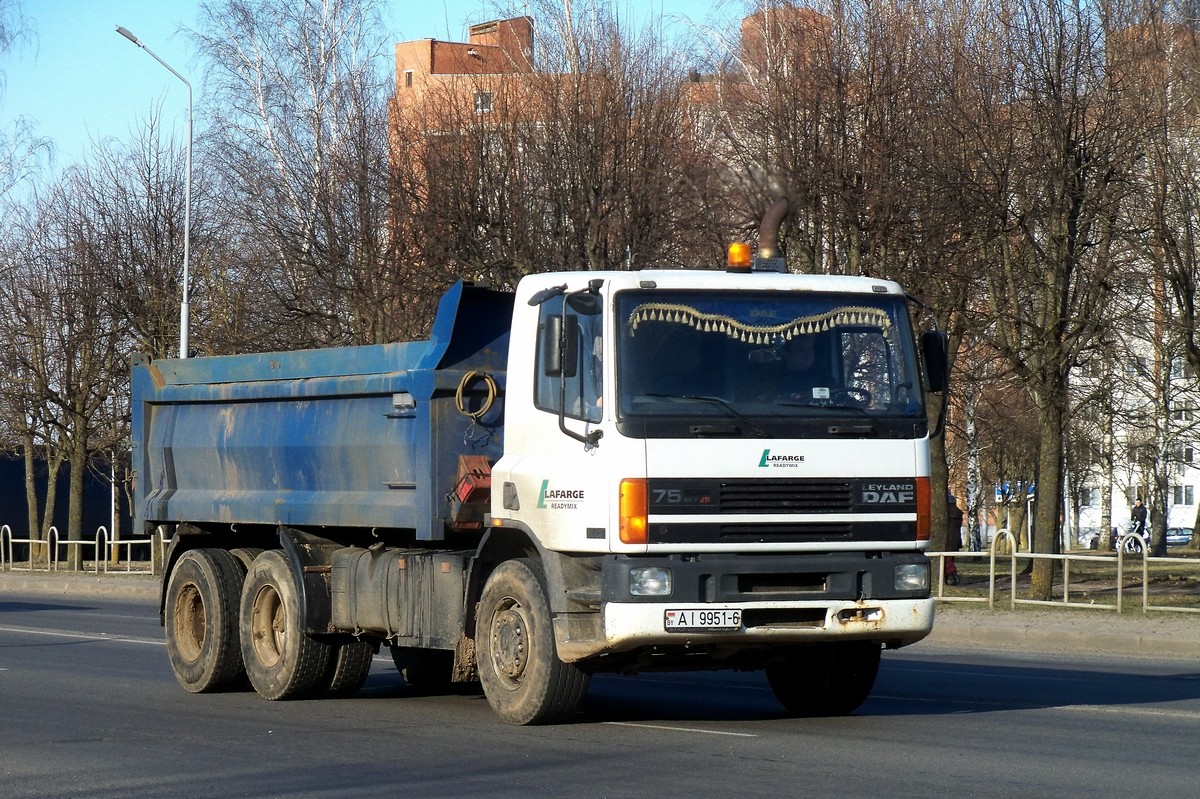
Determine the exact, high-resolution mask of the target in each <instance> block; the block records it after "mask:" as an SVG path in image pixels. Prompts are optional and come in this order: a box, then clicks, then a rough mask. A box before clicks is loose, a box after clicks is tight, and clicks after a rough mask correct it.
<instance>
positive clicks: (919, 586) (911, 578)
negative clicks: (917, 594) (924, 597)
mask: <svg viewBox="0 0 1200 799" xmlns="http://www.w3.org/2000/svg"><path fill="white" fill-rule="evenodd" d="M896 590H897V591H928V590H929V564H928V563H902V564H900V565H899V566H897V567H896Z"/></svg>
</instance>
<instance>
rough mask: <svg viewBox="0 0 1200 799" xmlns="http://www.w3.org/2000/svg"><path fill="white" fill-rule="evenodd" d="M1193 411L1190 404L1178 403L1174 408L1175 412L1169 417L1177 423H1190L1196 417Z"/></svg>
mask: <svg viewBox="0 0 1200 799" xmlns="http://www.w3.org/2000/svg"><path fill="white" fill-rule="evenodd" d="M1195 411H1196V409H1195V408H1194V407H1192V403H1190V402H1180V403H1178V404H1177V405H1176V406H1175V410H1174V411H1173V412H1172V414H1171V415H1172V417H1174V419H1175V421H1177V422H1190V421H1192V419H1193V417H1194V416H1195V415H1196V413H1195Z"/></svg>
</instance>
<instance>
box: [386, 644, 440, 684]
mask: <svg viewBox="0 0 1200 799" xmlns="http://www.w3.org/2000/svg"><path fill="white" fill-rule="evenodd" d="M391 649H392V662H393V663H395V664H396V671H398V672H400V676H401V677H403V678H404V681H405V682H406V683H408V685H409V687H410V688H414V689H416V690H418V691H425V692H429V693H442V692H446V691H449V690H450V686H451V685H452V677H453V672H454V653H453V652H451V651H449V650H446V649H417V648H415V647H409V646H393V647H392V648H391Z"/></svg>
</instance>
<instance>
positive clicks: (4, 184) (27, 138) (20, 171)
mask: <svg viewBox="0 0 1200 799" xmlns="http://www.w3.org/2000/svg"><path fill="white" fill-rule="evenodd" d="M32 38H33V31H32V29H31V28H30V26H29V20H28V19H27V18H26V17H25V16H23V15H22V13H21V5H20V3H19V2H17V0H0V58H2V57H4V56H6V55H8V54H9V53H11V52H12V51H13V50H14V49H15V48H16V47H17V46H18V45H20V44H22V43H25V42H28V41H30V40H31V39H32ZM5 77H6V74H5V72H4V71H3V70H0V103H2V102H3V99H4V88H5ZM52 149H53V148H52V146H51V143H50V141H49V140H48V139H46V138H44V137H41V136H38V135H37V129H36V127H35V126H34V124H33V123H32V122H30V121H29V120H28V119H27V118H25V117H18V118H16V119H15V120H14V121H13V122H12V124H11V126H10V127H9V128H8V129H7V130H5V129H0V201H3V200H4V199H5V197H6V196H7V195H8V194H9V193H10V192H11V191H12V189H13V187H15V186H17V185H19V184H21V183H26V182H28V181H29V180H30V179H32V178H33V177H35V176H36V175H37V174H38V173H39V171H40V167H41V165H42V161H43V159H44V158H46V157H48V156H49V155H50V154H51V152H52Z"/></svg>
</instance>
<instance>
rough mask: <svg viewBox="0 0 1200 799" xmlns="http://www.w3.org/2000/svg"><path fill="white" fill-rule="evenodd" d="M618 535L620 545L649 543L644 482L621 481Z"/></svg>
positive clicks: (640, 480) (641, 480)
mask: <svg viewBox="0 0 1200 799" xmlns="http://www.w3.org/2000/svg"><path fill="white" fill-rule="evenodd" d="M620 514H621V519H620V527H619V534H620V537H621V543H622V544H645V543H647V542H648V541H649V534H648V528H647V525H646V516H647V514H648V510H647V505H646V481H645V480H644V479H626V480H622V481H621V501H620Z"/></svg>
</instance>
